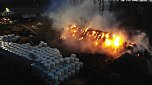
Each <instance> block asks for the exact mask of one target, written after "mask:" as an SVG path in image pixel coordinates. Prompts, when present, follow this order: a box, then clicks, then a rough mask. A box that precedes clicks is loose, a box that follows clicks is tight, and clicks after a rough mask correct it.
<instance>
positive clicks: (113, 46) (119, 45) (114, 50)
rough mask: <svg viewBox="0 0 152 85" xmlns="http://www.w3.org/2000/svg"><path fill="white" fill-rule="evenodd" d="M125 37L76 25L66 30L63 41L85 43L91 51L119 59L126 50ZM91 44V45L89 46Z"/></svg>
mask: <svg viewBox="0 0 152 85" xmlns="http://www.w3.org/2000/svg"><path fill="white" fill-rule="evenodd" d="M123 37H124V36H122V35H116V34H111V33H108V32H103V31H100V30H95V29H91V28H88V27H87V28H80V27H78V26H76V25H69V26H68V27H67V28H65V29H64V31H63V33H62V35H61V39H65V40H67V41H71V40H72V41H74V42H76V41H83V44H82V45H83V46H89V48H90V49H89V50H93V51H95V52H104V53H106V54H109V55H111V56H113V58H116V57H118V56H119V55H120V54H121V53H122V51H123V50H124V46H123V45H124V43H125V41H124V39H123ZM87 43H89V45H88V44H87Z"/></svg>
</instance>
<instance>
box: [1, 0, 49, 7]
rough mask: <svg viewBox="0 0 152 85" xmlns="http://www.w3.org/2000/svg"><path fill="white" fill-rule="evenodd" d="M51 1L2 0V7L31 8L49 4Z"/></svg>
mask: <svg viewBox="0 0 152 85" xmlns="http://www.w3.org/2000/svg"><path fill="white" fill-rule="evenodd" d="M50 1H51V0H0V7H2V8H4V7H28V6H29V7H30V6H34V4H39V5H44V4H49V3H50Z"/></svg>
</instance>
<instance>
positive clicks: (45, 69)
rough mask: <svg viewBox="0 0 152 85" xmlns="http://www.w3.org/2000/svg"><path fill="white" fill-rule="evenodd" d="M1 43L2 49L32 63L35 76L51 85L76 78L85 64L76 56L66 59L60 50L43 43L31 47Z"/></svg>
mask: <svg viewBox="0 0 152 85" xmlns="http://www.w3.org/2000/svg"><path fill="white" fill-rule="evenodd" d="M1 42H2V43H0V46H1V47H0V48H2V49H4V50H6V51H9V52H11V53H14V54H16V55H18V56H20V57H22V58H23V59H25V60H27V61H30V62H31V67H32V70H33V72H34V74H36V75H37V76H39V77H42V78H43V79H45V80H47V83H49V84H51V85H58V84H59V83H61V82H63V81H64V80H67V79H69V78H71V77H72V76H75V75H76V74H77V73H78V72H79V71H80V68H82V67H83V63H82V62H80V61H79V59H78V58H76V55H75V54H71V56H70V57H65V58H64V57H62V54H61V53H60V51H59V50H58V49H56V48H50V47H48V46H47V45H46V43H44V42H42V41H41V43H40V45H39V46H31V45H30V43H27V44H17V43H13V42H5V41H1Z"/></svg>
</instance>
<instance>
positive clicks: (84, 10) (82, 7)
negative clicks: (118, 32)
mask: <svg viewBox="0 0 152 85" xmlns="http://www.w3.org/2000/svg"><path fill="white" fill-rule="evenodd" d="M74 1H76V2H74ZM72 2H73V3H74V4H75V5H73V4H72ZM96 9H97V8H96V7H95V5H94V3H93V0H64V2H63V3H62V4H61V6H60V7H59V8H58V9H56V11H54V12H51V13H50V16H49V17H50V18H52V19H53V20H54V23H53V26H54V27H55V28H58V30H61V29H63V28H64V27H66V26H68V25H70V24H72V23H75V24H78V25H81V26H83V25H86V24H87V25H89V27H94V28H98V29H99V28H100V29H101V28H105V27H109V26H111V25H112V24H114V22H116V18H115V17H114V15H113V14H112V13H110V12H109V11H104V12H103V15H102V16H101V14H99V13H98V12H95V10H96Z"/></svg>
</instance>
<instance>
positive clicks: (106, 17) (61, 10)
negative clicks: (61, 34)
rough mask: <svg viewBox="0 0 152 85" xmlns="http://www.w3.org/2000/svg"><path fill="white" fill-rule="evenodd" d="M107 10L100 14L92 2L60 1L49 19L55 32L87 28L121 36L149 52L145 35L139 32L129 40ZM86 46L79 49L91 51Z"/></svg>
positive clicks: (124, 31)
mask: <svg viewBox="0 0 152 85" xmlns="http://www.w3.org/2000/svg"><path fill="white" fill-rule="evenodd" d="M56 5H57V3H56ZM105 5H106V4H105ZM107 5H108V3H107ZM107 5H106V6H107ZM107 8H108V6H107ZM107 8H104V11H103V12H102V14H101V12H100V11H97V10H98V6H95V4H94V2H93V0H62V3H60V6H58V8H57V9H56V10H54V11H53V12H50V16H49V17H50V18H52V19H53V26H54V28H55V29H56V30H59V31H63V29H64V27H67V26H68V25H71V24H76V25H78V26H82V27H85V26H87V27H90V28H94V29H99V30H101V31H105V32H111V33H116V34H120V35H123V36H125V38H124V40H125V41H129V42H135V43H137V44H139V46H138V49H139V50H145V49H146V50H148V51H149V52H150V49H149V41H148V38H147V37H146V34H145V33H143V32H140V33H138V34H137V35H134V36H133V37H132V38H129V36H128V35H127V32H126V30H124V29H121V30H120V29H119V28H123V27H119V23H120V22H119V23H118V22H117V20H116V17H115V15H114V13H111V12H109V11H108V10H107ZM66 43H67V44H68V45H70V46H74V47H77V46H75V45H78V43H77V42H75V41H73V40H70V42H69V41H68V42H66ZM85 43H87V42H85ZM81 45H82V44H81ZM88 46H89V45H87V47H86V46H84V45H83V46H80V47H82V48H83V47H84V48H86V49H87V50H88V49H92V48H91V47H88ZM82 48H80V49H82ZM83 50H85V49H83ZM92 50H93V49H92ZM93 51H94V50H93ZM95 51H96V50H95Z"/></svg>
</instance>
